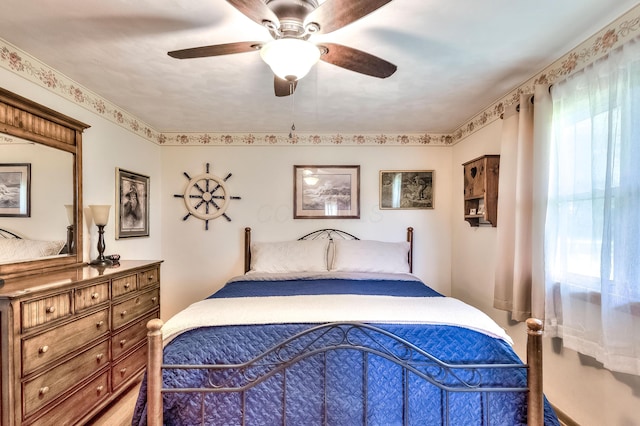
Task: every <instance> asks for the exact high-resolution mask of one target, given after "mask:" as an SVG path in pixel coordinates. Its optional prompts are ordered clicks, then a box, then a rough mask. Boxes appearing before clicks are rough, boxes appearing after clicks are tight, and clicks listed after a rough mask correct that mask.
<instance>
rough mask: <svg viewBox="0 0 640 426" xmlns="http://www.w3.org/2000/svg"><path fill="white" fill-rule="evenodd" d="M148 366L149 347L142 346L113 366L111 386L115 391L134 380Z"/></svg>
mask: <svg viewBox="0 0 640 426" xmlns="http://www.w3.org/2000/svg"><path fill="white" fill-rule="evenodd" d="M146 365H147V345H146V344H144V345H142V346H140V349H138V350H136V351H135V352H132V353H131V354H130V355H127V356H126V357H124V358H123V359H122V360H121V361H118V362H116V363H114V364H113V369H112V375H111V385H112V386H113V390H114V391H115V390H116V389H117V388H118V387H120V386H121V385H123V384H124V383H126V382H128V381H129V379H132V378H134V377H135V376H136V375H137V374H138V373H140V372H141V371H142V370H143V369H144V368H145V367H146Z"/></svg>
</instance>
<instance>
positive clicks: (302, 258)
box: [251, 239, 329, 273]
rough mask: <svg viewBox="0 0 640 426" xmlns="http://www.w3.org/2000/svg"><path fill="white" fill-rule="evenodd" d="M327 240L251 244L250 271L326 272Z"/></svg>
mask: <svg viewBox="0 0 640 426" xmlns="http://www.w3.org/2000/svg"><path fill="white" fill-rule="evenodd" d="M328 244H329V240H326V239H324V240H300V241H283V242H256V243H252V244H251V271H252V272H270V273H283V272H322V271H324V272H326V271H327V246H328Z"/></svg>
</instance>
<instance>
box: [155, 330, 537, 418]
mask: <svg viewBox="0 0 640 426" xmlns="http://www.w3.org/2000/svg"><path fill="white" fill-rule="evenodd" d="M536 324H537V323H536ZM536 324H534V323H531V324H530V326H531V327H533V329H531V328H530V331H529V332H530V336H533V337H534V339H537V340H539V339H540V337H539V335H536V334H535V327H536ZM161 327H162V321H161V320H158V319H155V320H152V321H150V322H149V324H148V328H149V364H148V375H147V376H148V377H147V380H148V385H147V386H148V398H147V400H148V405H147V416H148V417H147V420H148V424H149V425H161V424H163V418H162V415H163V412H162V411H163V410H162V394H163V393H189V394H194V395H199V398H200V405H201V413H202V424H203V425H204V424H205V421H204V413H205V397H206V395H207V394H211V393H229V392H234V393H239V394H240V395H241V396H240V398H241V401H242V403H241V405H242V407H241V412H242V413H243V415H242V420H241V421H242V424H243V425H244V424H245V418H244V413H246V407H245V404H246V392H247V391H248V390H249V389H251V388H253V387H255V386H257V385H259V384H261V383H263V382H265V381H266V380H268V379H269V378H271V377H274V376H278V377H281V380H282V383H284V385H283V389H282V405H281V407H282V410H283V413H282V418H283V419H284V421H283V423H284V424H286V401H287V394H286V393H287V390H286V389H287V386H286V380H287V371H288V370H289V368H291V367H292V366H294V365H296V364H298V363H300V362H302V361H304V360H306V359H309V358H311V357H318V356H320V357H322V358H323V359H324V369H323V371H324V374H325V379H326V374H327V356H328V354H330V353H332V352H336V351H357V352H359V353H360V354H361V356H362V374H363V380H362V386H363V389H362V392H363V395H365V397H364V400H363V407H362V409H363V414H362V419H363V421H362V424H367V397H366V395H367V394H368V389H367V386H368V383H367V375H368V368H369V360H370V358H371V357H372V356H373V357H380V358H383V359H386V360H388V361H390V362H392V363H393V364H395V365H397V366H399V367H400V368H401V369H402V377H403V389H404V390H403V413H404V415H403V423H404V424H405V425H406V424H409V423H410V419H409V411H410V410H409V395H410V393H411V389H410V383H409V380H408V379H407V377H408V376H409V375H410V374H413V375H415V376H416V377H419V378H421V379H422V380H424V381H426V382H429V383H430V384H432V385H433V386H436V387H437V388H439V389H440V392H441V394H442V401H443V407H442V410H443V416H442V418H443V424H446V425H448V424H450V417H449V414H450V408H451V407H450V406H449V400H450V396H449V395H450V394H452V393H460V392H479V393H481V394H482V395H483V396H482V401H483V407H482V413H483V414H482V416H483V422H482V423H483V424H490V413H489V398H490V396H491V394H495V393H502V392H529V388H528V387H525V386H502V385H495V384H492V383H490V382H487V380H486V378H487V377H488V375H489V374H492V375H495V374H496V372H498V371H500V372H501V373H500V374H506V375H509V374H513V373H512V372H514V371H515V370H522V369H528V368H529V365H525V364H450V363H446V362H443V361H441V360H439V359H437V358H436V357H434V356H432V355H431V354H429V353H427V352H425V351H424V350H422V349H420V348H419V347H417V346H415V345H413V344H412V343H410V342H408V341H406V340H404V339H402V338H400V337H397V336H395V335H394V334H392V333H390V332H388V331H386V330H384V329H382V328H379V327H376V326H372V325H369V324H362V323H354V322H342V323H329V324H322V325H318V326H315V327H312V328H309V329H307V330H305V331H303V332H300V333H298V334H296V335H294V336H293V337H291V338H288V339H286V340H285V341H283V342H281V343H279V344H277V345H276V346H273V347H272V348H270V349H269V350H267V351H266V352H264V353H263V354H261V355H259V356H257V357H255V358H253V359H251V360H249V361H247V362H244V363H240V364H216V365H169V364H167V365H165V364H163V363H162V335H161V330H160V329H161ZM534 346H535V345H534ZM534 364H535V363H534ZM540 367H541V364H540ZM534 368H536V367H535V365H534ZM169 369H176V370H200V371H202V373H203V374H204V375H206V377H207V380H206V385H205V386H203V387H199V388H173V387H164V386H163V384H162V370H169ZM530 376H531V372H529V374H528V375H527V377H528V381H529V382H530V381H531V377H530ZM534 376H536V377H538V376H539V375H538V373H537V372H535V373H534ZM492 380H493V379H492ZM326 382H327V380H325V381H324V383H325V386H326ZM540 385H541V384H540ZM534 392H538V391H537V390H534ZM539 393H540V394H541V388H540V391H539ZM326 395H327V392H326V389H325V392H324V396H323V397H324V398H325V401H324V402H325V404H324V407H325V409H326V406H327V404H326ZM531 397H532V395H531V392H530V394H529V406H530V410H529V411H531V409H532V408H533V407H531V405H532V399H531ZM540 401H542V397H541V395H540ZM533 404H534V405H535V404H537V402H536V398H535V396H534V398H533ZM538 409H539V410H540V413H537V416H538V417H537V418H536V413H533V414H532V413H529V424H541V419H542V404H541V403H540V404H539V408H538ZM323 424H327V415H326V412H325V415H324V421H323Z"/></svg>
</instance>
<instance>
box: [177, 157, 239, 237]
mask: <svg viewBox="0 0 640 426" xmlns="http://www.w3.org/2000/svg"><path fill="white" fill-rule="evenodd" d="M183 175H184V176H185V177H186V178H187V179H189V183H188V184H187V187H186V188H185V190H184V193H183V194H174V197H176V198H183V199H184V205H185V206H186V207H187V210H188V212H189V213H187V215H186V216H185V217H183V218H182V220H187V219H189V218H190V217H191V216H193V217H195V218H198V219H201V220H204V227H205V230H207V231H208V230H209V221H210V220H213V219H216V218H218V217H220V216H222V217H224V218H225V219H227V221H228V222H231V218H230V217H229V216H228V215H227V214H226V213H225V212H226V210H227V207H229V203H230V202H231V200H240V199H241V198H240V197H237V196H233V195H230V193H229V188H228V187H227V184H226V182H227V180H229V178H230V177H231V173H229V174H228V175H227V176H225V177H224V178H220V177H218V176H216V175H214V174H212V173H210V172H209V163H207V164H206V166H205V173H202V174H200V175H197V176H194V177H191V176H189V174H188V173H187V172H184V173H183Z"/></svg>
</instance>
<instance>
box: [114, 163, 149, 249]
mask: <svg viewBox="0 0 640 426" xmlns="http://www.w3.org/2000/svg"><path fill="white" fill-rule="evenodd" d="M148 236H149V176H144V175H141V174H138V173H134V172H130V171H127V170H122V169H119V168H116V239H119V238H128V237H148Z"/></svg>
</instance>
